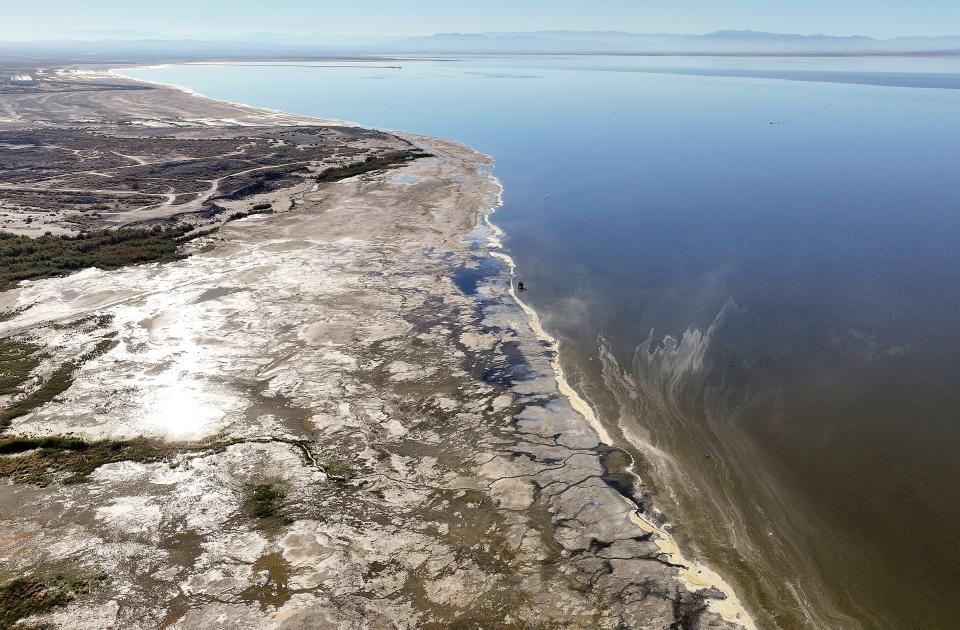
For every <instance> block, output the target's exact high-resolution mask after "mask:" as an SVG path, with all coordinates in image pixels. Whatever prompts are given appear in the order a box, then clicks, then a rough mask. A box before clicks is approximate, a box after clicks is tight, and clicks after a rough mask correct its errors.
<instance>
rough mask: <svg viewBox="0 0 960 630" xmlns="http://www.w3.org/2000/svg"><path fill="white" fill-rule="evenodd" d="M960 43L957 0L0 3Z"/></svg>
mask: <svg viewBox="0 0 960 630" xmlns="http://www.w3.org/2000/svg"><path fill="white" fill-rule="evenodd" d="M745 28H749V29H754V30H763V31H773V32H780V33H806V34H810V33H827V34H831V35H854V34H856V35H871V36H875V37H895V36H898V35H960V0H474V1H470V2H465V1H461V0H405V1H404V0H353V1H350V2H343V0H336V1H329V0H312V1H309V0H267V1H264V0H230V1H227V0H164V1H163V2H149V1H143V0H86V1H83V2H80V1H78V0H0V38H7V39H14V38H16V39H22V38H24V36H25V35H29V36H31V37H32V36H36V35H39V36H41V37H46V36H56V35H57V34H58V32H60V33H63V32H65V31H75V30H108V31H118V30H119V31H129V30H133V31H148V32H158V33H164V34H169V35H182V34H233V33H247V32H262V31H272V32H280V33H329V34H343V35H379V36H383V35H390V36H392V35H396V36H405V35H427V34H432V33H437V32H471V33H474V32H482V31H524V30H544V29H577V30H594V29H595V30H624V31H632V32H641V33H652V32H670V33H705V32H709V31H715V30H721V29H745Z"/></svg>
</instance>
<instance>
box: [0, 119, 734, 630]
mask: <svg viewBox="0 0 960 630" xmlns="http://www.w3.org/2000/svg"><path fill="white" fill-rule="evenodd" d="M314 122H315V121H314ZM273 124H275V123H273ZM411 140H413V141H415V142H417V143H419V144H421V145H422V146H424V147H425V148H427V150H428V151H429V152H430V153H432V154H433V155H434V157H431V158H422V159H419V160H417V161H415V162H412V163H409V164H406V165H404V166H402V167H400V168H395V169H391V170H385V171H379V172H374V173H368V174H364V175H361V176H359V177H354V178H351V179H346V180H342V181H339V182H333V183H323V184H318V185H317V186H315V187H312V188H309V189H304V188H303V187H300V188H297V189H295V190H290V191H288V192H287V193H286V194H288V195H290V196H291V197H292V198H294V199H295V200H296V208H295V209H294V210H292V211H289V212H284V213H278V214H275V215H256V216H251V217H248V218H245V219H242V220H239V221H235V222H232V223H230V224H228V225H226V226H225V227H224V228H223V229H222V230H221V231H220V232H218V233H217V234H215V235H213V236H209V237H205V238H204V239H201V240H199V241H194V242H193V243H191V245H190V247H191V248H192V249H193V251H194V252H195V253H194V255H193V256H191V257H190V258H187V259H185V260H183V261H180V262H176V263H170V264H165V265H156V264H154V265H142V266H137V267H129V268H125V269H122V270H119V271H111V272H105V271H99V270H95V269H88V270H85V271H82V272H79V273H76V274H74V275H71V276H68V277H64V278H54V279H48V280H41V281H35V282H28V283H24V284H23V285H21V287H20V288H18V289H16V290H12V291H8V292H6V293H3V294H0V311H7V312H11V311H16V315H14V316H13V317H12V318H10V319H8V320H7V321H3V322H0V336H6V337H9V336H16V337H18V338H24V339H28V340H30V341H32V342H33V343H36V344H39V345H41V346H43V347H44V348H45V350H46V352H47V354H48V357H47V358H45V359H44V361H42V362H41V364H40V365H39V367H38V368H37V375H38V378H40V379H42V378H43V377H44V374H47V373H49V371H50V370H51V369H53V367H54V366H55V365H57V364H58V362H61V361H64V360H68V359H69V358H70V357H75V356H80V355H81V354H83V353H84V352H86V351H88V350H89V349H90V348H93V347H94V346H96V345H97V344H98V343H102V342H103V340H105V339H111V340H113V341H115V342H116V343H115V345H114V346H113V347H111V349H109V350H108V351H106V352H104V353H102V354H100V355H99V356H94V357H92V358H90V359H89V360H86V361H84V362H83V363H82V364H80V365H79V366H78V367H77V369H76V371H75V372H74V374H73V383H72V385H71V386H70V387H69V388H68V389H67V390H66V391H65V392H63V393H62V394H60V395H59V396H57V397H55V398H54V399H53V400H52V401H50V402H48V403H46V404H45V405H43V406H42V407H40V408H39V409H37V410H35V411H33V412H32V413H29V414H27V415H24V416H21V417H19V418H15V419H14V420H13V421H12V426H11V427H10V429H9V430H8V431H7V434H8V435H33V436H44V435H65V434H69V435H74V436H79V437H82V438H85V439H88V440H102V439H118V440H120V439H149V440H152V441H155V442H157V443H163V444H167V443H170V444H177V443H189V444H190V445H191V448H190V449H186V450H182V451H178V452H172V453H171V455H170V456H169V457H167V458H166V459H164V460H163V461H152V462H133V461H120V462H114V463H109V464H106V465H104V466H101V467H100V468H99V469H97V470H96V471H95V472H94V473H92V475H91V476H90V479H89V481H87V482H86V483H81V484H69V485H67V484H57V483H51V484H50V485H47V486H45V487H37V486H34V485H23V484H13V483H10V484H7V485H2V486H0V522H2V525H0V579H2V580H3V581H6V580H8V579H11V578H13V577H16V576H19V575H26V574H42V573H45V572H46V573H51V572H53V573H56V572H64V571H71V572H78V573H82V574H85V575H104V576H105V578H104V579H102V580H101V581H99V582H98V583H97V585H96V587H95V588H93V589H91V591H90V593H88V594H84V595H82V596H78V597H76V598H75V599H74V600H73V601H72V602H70V603H69V604H68V605H66V606H63V607H60V608H57V609H55V610H53V611H51V612H49V613H47V614H45V615H43V616H41V617H39V618H34V619H31V620H30V621H39V622H43V623H49V624H51V625H52V626H54V627H61V628H110V627H115V628H155V627H170V628H185V629H186V628H231V629H233V628H287V629H295V628H394V627H395V628H411V627H422V628H430V627H437V628H440V627H451V626H453V627H533V628H536V627H599V628H618V627H637V628H670V627H683V628H727V627H740V626H741V625H748V626H749V625H750V621H749V619H747V618H746V617H745V616H744V615H743V613H742V612H740V611H739V606H738V604H737V603H736V602H735V601H734V600H733V599H732V598H729V597H726V596H725V594H724V593H723V592H722V591H721V590H719V589H717V588H715V587H711V586H712V585H711V582H715V580H714V579H713V577H712V576H711V575H710V574H709V573H704V574H702V575H701V576H700V578H702V579H700V580H699V583H698V578H697V574H696V571H697V569H696V568H691V569H689V570H687V568H686V567H685V566H682V565H681V564H680V563H679V562H678V558H679V555H677V554H676V553H674V552H673V551H672V550H671V549H670V548H669V543H670V541H669V540H666V539H661V536H660V533H661V530H659V529H657V528H656V527H653V526H651V525H649V524H647V521H646V520H644V518H645V519H650V520H654V518H655V517H654V516H653V515H644V518H639V517H638V515H637V514H636V507H635V506H634V505H633V504H631V503H629V502H628V501H626V500H625V499H624V496H623V495H622V494H620V493H619V492H617V491H616V490H615V488H616V487H619V488H621V489H623V488H624V487H627V488H629V486H630V484H636V480H635V479H632V478H631V477H630V476H629V475H628V474H626V472H625V470H624V467H625V466H626V465H628V462H626V461H624V458H623V457H622V455H621V454H620V453H619V452H618V451H616V450H614V449H611V448H609V447H606V446H604V445H602V444H601V443H600V442H599V438H598V437H597V433H596V432H595V431H594V430H593V429H592V428H591V426H590V424H589V423H588V422H587V421H586V420H585V419H584V417H583V416H582V415H580V414H579V413H578V412H577V411H576V410H575V409H574V408H573V406H572V405H571V402H570V400H569V399H568V398H567V397H565V396H564V395H562V394H561V393H560V391H559V389H558V385H557V379H556V374H555V372H554V370H553V367H552V361H553V358H554V349H553V346H552V345H551V344H549V343H547V342H545V341H543V340H541V339H539V338H538V337H537V335H536V334H535V332H534V330H533V329H532V328H531V322H530V319H529V317H528V314H527V313H526V312H525V311H524V310H523V309H522V308H521V307H520V306H519V305H518V304H517V303H516V302H515V301H514V300H513V297H512V296H511V294H510V292H509V287H510V267H509V265H508V264H506V263H505V262H502V261H500V260H499V259H496V258H492V257H491V250H492V249H496V239H495V234H494V233H493V228H492V227H490V226H489V225H488V224H487V223H485V222H483V221H481V220H480V219H481V217H482V216H483V215H484V213H485V212H487V211H489V210H490V209H492V208H494V207H495V206H496V204H497V199H498V195H499V186H498V184H497V183H496V181H495V180H494V179H493V178H491V177H490V176H489V174H488V173H489V163H488V160H487V159H486V158H484V157H483V156H480V155H478V154H476V153H473V152H472V151H470V150H468V149H466V148H464V147H462V146H459V145H455V144H452V143H448V142H444V141H439V140H432V139H425V138H411ZM17 309H22V310H17ZM91 315H95V316H98V317H97V319H96V325H90V324H89V323H86V324H75V323H74V322H77V321H78V320H81V321H84V322H89V321H90V320H89V318H90V316H91ZM2 404H4V401H0V405H2ZM204 444H209V445H210V448H209V449H205V448H204V447H203V445H204ZM215 445H218V446H215ZM267 485H269V487H271V488H276V489H278V490H279V495H278V496H279V498H278V500H277V503H276V505H274V506H272V508H275V512H276V513H275V514H273V515H271V516H269V517H267V518H258V517H255V516H253V515H252V514H251V511H250V505H249V500H250V499H249V497H250V489H251V488H253V487H256V486H267ZM630 491H631V492H632V493H633V494H635V495H637V496H641V495H642V494H643V491H642V488H641V487H639V486H636V485H634V487H633V488H630ZM719 586H723V585H722V584H719ZM738 614H739V615H741V617H740V619H739V622H737V620H736V616H737V615H738Z"/></svg>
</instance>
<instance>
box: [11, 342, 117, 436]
mask: <svg viewBox="0 0 960 630" xmlns="http://www.w3.org/2000/svg"><path fill="white" fill-rule="evenodd" d="M13 343H23V342H13ZM25 345H26V346H29V345H30V344H25ZM114 345H116V342H115V341H114V340H112V339H104V340H102V341H100V342H99V343H97V345H96V346H94V348H93V350H91V351H90V352H87V353H86V354H84V355H82V356H81V357H79V358H78V359H76V360H75V361H68V362H67V363H64V364H63V365H61V366H60V367H58V368H57V369H56V370H54V371H53V374H51V375H50V378H48V379H47V380H46V381H44V383H43V384H42V385H40V387H38V388H37V389H35V390H34V391H32V392H30V393H29V394H28V395H26V396H24V397H23V398H21V399H20V400H18V401H16V402H14V403H12V404H11V405H9V406H8V407H6V408H5V409H2V410H0V433H2V432H3V431H4V430H5V429H7V428H8V427H9V426H10V423H11V422H12V421H13V420H14V419H15V418H19V417H20V416H25V415H27V414H28V413H30V412H31V411H33V410H35V409H39V408H40V407H42V406H43V405H45V404H47V403H48V402H50V401H51V400H53V399H54V398H56V397H57V396H59V395H60V394H62V393H63V392H65V391H67V390H68V389H69V388H70V386H71V385H73V373H74V372H76V370H77V368H79V367H80V366H81V365H83V364H84V363H85V362H87V361H89V360H90V359H93V358H95V357H98V356H100V355H101V354H103V353H104V352H106V351H107V350H109V349H110V348H112V347H113V346H114ZM25 351H26V350H22V351H18V350H17V349H14V350H12V352H13V353H14V356H15V357H16V358H15V359H14V360H13V361H12V362H11V363H10V367H9V368H8V369H9V377H8V376H7V372H6V371H4V381H0V383H2V382H6V383H8V384H9V386H10V387H15V388H19V387H20V386H22V385H23V383H24V382H26V379H27V378H28V377H29V374H30V371H29V370H27V371H26V372H25V373H24V370H26V368H27V367H28V366H31V365H32V367H30V370H32V369H33V368H35V367H36V366H37V363H34V361H38V357H37V356H36V355H35V354H34V355H30V356H27V357H25V356H23V354H22V352H25ZM2 352H3V349H2V348H0V353H2ZM17 352H20V354H16V353H17ZM6 356H7V355H6V354H0V358H6ZM3 366H4V363H3V362H2V361H0V369H4V368H3ZM16 379H20V380H19V382H17V381H16Z"/></svg>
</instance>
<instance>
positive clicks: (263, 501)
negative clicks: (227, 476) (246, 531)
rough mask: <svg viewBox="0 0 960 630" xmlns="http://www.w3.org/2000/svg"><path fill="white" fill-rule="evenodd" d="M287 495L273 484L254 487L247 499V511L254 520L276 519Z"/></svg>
mask: <svg viewBox="0 0 960 630" xmlns="http://www.w3.org/2000/svg"><path fill="white" fill-rule="evenodd" d="M286 496H287V493H286V492H284V491H283V490H282V489H279V488H277V487H276V486H274V485H273V484H269V483H263V484H258V485H255V486H252V487H251V488H250V494H249V496H248V497H247V509H248V511H249V512H250V516H253V517H254V518H276V517H278V516H280V508H281V507H282V504H283V499H284V498H286Z"/></svg>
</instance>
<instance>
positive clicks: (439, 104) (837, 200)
mask: <svg viewBox="0 0 960 630" xmlns="http://www.w3.org/2000/svg"><path fill="white" fill-rule="evenodd" d="M383 65H385V64H375V63H370V64H350V65H348V66H347V67H342V66H343V64H341V66H340V67H322V66H320V67H317V66H315V67H309V66H270V67H263V66H235V67H224V66H180V67H170V68H153V69H145V70H137V71H131V74H133V75H135V76H139V77H143V78H148V79H151V80H156V81H163V82H170V83H177V84H180V85H185V86H189V87H191V88H194V89H196V90H198V91H199V92H201V93H204V94H207V95H210V96H213V97H217V98H224V99H227V100H234V101H242V102H246V103H250V104H254V105H259V106H265V107H272V108H277V109H282V110H286V111H291V112H296V113H303V114H312V115H318V116H324V117H335V118H343V119H347V120H353V121H358V122H361V123H364V124H366V125H370V126H376V127H381V128H387V129H403V130H408V131H413V132H417V133H422V134H428V135H436V136H444V137H448V138H452V139H456V140H459V141H462V142H464V143H466V144H469V145H471V146H473V147H474V148H476V149H478V150H480V151H482V152H484V153H489V154H491V155H493V156H494V157H495V158H496V159H497V167H496V174H497V176H498V177H500V179H501V180H502V181H503V183H504V185H505V207H504V209H503V210H502V211H500V212H499V213H498V214H497V215H496V221H497V223H498V224H500V225H501V226H502V227H503V228H504V229H505V230H506V232H507V234H508V240H507V245H508V247H509V248H510V249H511V250H512V252H513V255H514V258H515V259H516V260H517V263H518V265H519V274H520V277H521V279H522V280H524V282H525V284H526V285H527V287H528V288H529V289H530V291H529V293H527V295H528V296H529V297H528V299H529V300H530V301H531V302H532V303H533V304H534V306H535V307H537V309H538V310H539V311H540V312H541V313H542V314H543V316H544V319H545V323H546V324H547V326H548V328H550V329H551V331H552V332H554V333H555V334H557V335H558V336H559V337H560V338H561V339H562V340H563V348H564V356H565V362H566V363H567V364H568V367H569V369H570V371H571V373H573V374H576V375H577V377H578V384H579V387H580V388H581V389H582V391H583V392H585V394H586V395H587V396H588V397H589V398H590V399H591V401H592V402H593V403H594V404H595V406H596V407H597V408H598V410H599V411H600V412H601V414H602V415H603V417H604V419H605V421H606V422H607V423H608V424H609V425H610V427H611V429H612V430H613V431H614V433H615V434H617V435H618V436H619V438H620V439H622V440H624V443H630V444H633V445H635V446H636V448H637V449H639V450H640V451H642V452H644V453H646V454H647V456H648V457H647V458H646V461H647V462H648V464H647V466H646V468H645V470H644V476H645V478H647V479H648V480H649V481H651V482H652V483H654V484H655V485H656V486H657V487H658V488H659V489H660V491H659V492H658V494H657V498H656V501H657V503H658V505H660V506H661V507H662V508H663V509H664V511H665V512H667V514H668V515H669V516H670V517H671V518H672V519H673V520H674V521H675V522H676V523H677V524H678V529H677V533H678V535H679V536H680V537H681V539H683V540H685V541H686V542H687V544H689V545H690V546H692V547H693V548H694V549H695V550H696V551H697V552H698V553H700V554H701V555H702V556H704V557H705V558H707V559H708V560H709V561H710V562H711V563H712V564H714V565H715V566H716V567H717V568H719V569H720V570H721V572H723V573H725V574H726V575H727V576H729V578H730V579H731V581H732V582H734V583H735V584H736V586H737V588H738V589H739V590H740V591H741V592H742V594H743V596H744V598H745V599H747V600H748V601H749V602H750V603H751V604H752V606H753V607H754V609H755V610H756V611H757V612H758V615H759V616H760V618H761V619H763V620H764V621H766V622H768V623H770V622H771V620H775V621H776V622H777V623H779V624H780V625H782V626H784V627H816V628H825V627H864V628H875V627H887V628H947V627H954V626H955V625H956V622H955V617H956V612H955V610H954V608H955V607H954V606H953V602H954V601H955V599H956V595H955V594H956V592H957V590H958V589H960V546H958V545H957V543H956V542H955V536H954V534H953V530H954V529H955V524H956V522H957V521H958V518H960V466H957V461H960V411H958V410H960V387H958V385H960V176H958V166H957V165H958V164H960V89H953V88H960V58H952V59H951V58H926V59H923V58H921V59H893V58H891V59H762V60H749V59H734V58H722V59H708V58H701V59H689V58H683V59H670V58H665V59H636V58H628V57H611V58H608V57H588V58H562V57H530V58H484V57H473V58H461V59H451V60H446V61H429V60H413V61H404V62H400V64H399V65H401V66H402V67H401V68H399V69H397V68H387V67H378V66H383ZM389 65H393V64H392V63H391V64H389ZM651 444H652V445H654V446H656V448H657V450H658V451H661V452H663V453H665V455H662V456H657V455H655V454H653V453H654V451H653V450H651V449H649V448H647V445H651Z"/></svg>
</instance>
